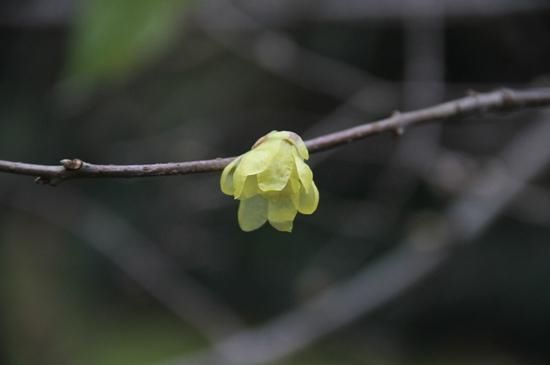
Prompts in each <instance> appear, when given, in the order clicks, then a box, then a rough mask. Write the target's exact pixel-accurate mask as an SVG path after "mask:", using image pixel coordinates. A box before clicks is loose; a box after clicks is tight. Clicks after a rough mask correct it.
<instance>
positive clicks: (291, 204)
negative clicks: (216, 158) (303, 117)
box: [220, 131, 319, 232]
mask: <svg viewBox="0 0 550 365" xmlns="http://www.w3.org/2000/svg"><path fill="white" fill-rule="evenodd" d="M308 158H309V152H308V150H307V147H306V145H305V144H304V141H303V140H302V138H300V136H298V135H297V134H296V133H294V132H288V131H280V132H279V131H272V132H270V133H269V134H267V135H265V136H263V137H262V138H260V139H259V140H258V141H257V142H256V143H255V144H254V146H252V149H251V150H250V151H248V152H247V153H245V154H243V155H241V156H239V157H237V158H236V159H235V160H233V161H232V162H231V163H230V164H229V165H227V166H226V168H225V169H224V170H223V173H222V176H221V179H220V185H221V189H222V192H223V193H224V194H227V195H232V196H234V197H235V199H238V200H240V203H239V212H238V219H239V226H240V227H241V229H242V230H243V231H246V232H249V231H253V230H255V229H258V228H260V227H261V226H263V225H264V223H265V222H266V221H269V224H271V226H273V227H274V228H275V229H277V230H279V231H284V232H291V231H292V223H293V222H294V218H295V217H296V214H297V213H298V212H300V213H302V214H312V213H313V212H314V211H315V210H316V209H317V205H318V204H319V191H318V190H317V186H315V183H314V182H313V172H312V171H311V169H310V168H309V166H308V165H307V164H306V163H305V162H304V160H307V159H308Z"/></svg>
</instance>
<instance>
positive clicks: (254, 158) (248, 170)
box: [235, 141, 281, 176]
mask: <svg viewBox="0 0 550 365" xmlns="http://www.w3.org/2000/svg"><path fill="white" fill-rule="evenodd" d="M280 145H281V143H280V141H266V142H265V143H262V144H260V145H259V146H258V147H256V148H254V149H252V150H250V151H248V152H247V153H245V154H244V155H242V158H241V162H240V163H239V166H238V167H237V171H235V173H240V174H243V175H245V176H248V175H256V174H258V173H260V172H262V171H264V170H265V169H266V168H267V166H268V165H269V163H270V162H271V160H272V159H273V157H274V156H275V155H276V154H277V152H278V151H279V148H280Z"/></svg>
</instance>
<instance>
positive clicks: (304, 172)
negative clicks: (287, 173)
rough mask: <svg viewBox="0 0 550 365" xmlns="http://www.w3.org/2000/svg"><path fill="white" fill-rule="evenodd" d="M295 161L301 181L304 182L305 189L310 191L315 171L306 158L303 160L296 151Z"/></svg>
mask: <svg viewBox="0 0 550 365" xmlns="http://www.w3.org/2000/svg"><path fill="white" fill-rule="evenodd" d="M294 162H295V164H296V171H297V172H298V177H299V178H300V182H301V183H302V186H303V187H304V190H305V191H306V192H309V190H310V189H311V185H312V184H313V172H312V171H311V169H310V168H309V166H308V165H307V164H306V163H305V162H304V160H302V158H301V157H300V156H298V155H297V154H296V153H294Z"/></svg>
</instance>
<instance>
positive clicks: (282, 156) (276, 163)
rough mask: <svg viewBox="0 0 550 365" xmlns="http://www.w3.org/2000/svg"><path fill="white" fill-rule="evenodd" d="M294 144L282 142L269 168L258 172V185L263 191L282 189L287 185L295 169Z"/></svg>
mask: <svg viewBox="0 0 550 365" xmlns="http://www.w3.org/2000/svg"><path fill="white" fill-rule="evenodd" d="M292 148H293V147H292V146H291V145H290V144H289V143H287V142H286V141H281V142H280V148H279V151H278V153H277V154H276V156H275V157H274V158H273V160H272V161H271V163H270V164H269V166H268V167H267V169H265V170H264V171H262V172H261V173H259V174H258V187H259V188H260V190H262V191H281V190H283V189H284V188H285V186H286V185H287V182H288V179H289V178H290V174H291V173H292V170H293V169H294V157H293V155H292Z"/></svg>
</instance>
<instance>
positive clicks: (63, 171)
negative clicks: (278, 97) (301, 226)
mask: <svg viewBox="0 0 550 365" xmlns="http://www.w3.org/2000/svg"><path fill="white" fill-rule="evenodd" d="M546 105H550V89H545V88H542V89H532V90H524V91H514V90H509V89H503V90H500V91H494V92H491V93H484V94H477V93H476V94H473V95H470V96H466V97H464V98H461V99H457V100H453V101H449V102H446V103H443V104H439V105H436V106H433V107H428V108H424V109H420V110H416V111H411V112H404V113H394V115H392V116H391V117H389V118H386V119H382V120H380V121H377V122H372V123H367V124H362V125H359V126H357V127H353V128H349V129H344V130H342V131H338V132H334V133H329V134H326V135H323V136H319V137H316V138H313V139H310V140H307V141H306V145H307V147H308V149H309V151H310V152H312V153H314V152H319V151H324V150H327V149H332V148H336V147H338V146H341V145H344V144H347V143H350V142H354V141H357V140H361V139H363V138H366V137H369V136H371V135H374V134H378V133H382V132H388V131H393V132H395V133H397V134H402V133H403V132H404V130H405V128H407V127H409V126H412V125H415V124H419V123H427V122H434V121H438V120H450V119H453V118H460V117H465V116H469V115H472V114H475V113H481V114H483V113H488V112H496V111H516V110H521V109H524V108H530V107H540V106H546ZM232 159H233V158H223V159H222V158H217V159H213V160H202V161H189V162H175V163H161V164H147V165H96V164H91V163H87V162H83V161H81V160H79V159H65V160H62V161H61V166H48V165H35V164H26V163H20V162H12V161H2V160H0V172H5V173H11V174H18V175H30V176H38V182H42V183H45V184H53V185H55V184H57V183H59V182H61V181H63V180H68V179H74V178H106V177H111V178H113V177H119V178H134V177H151V176H166V175H184V174H192V173H201V172H212V171H219V170H222V169H223V168H224V167H225V166H226V165H227V164H228V163H229V162H230V161H231V160H232Z"/></svg>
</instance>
